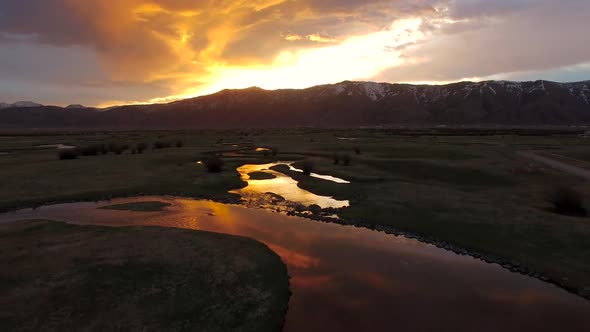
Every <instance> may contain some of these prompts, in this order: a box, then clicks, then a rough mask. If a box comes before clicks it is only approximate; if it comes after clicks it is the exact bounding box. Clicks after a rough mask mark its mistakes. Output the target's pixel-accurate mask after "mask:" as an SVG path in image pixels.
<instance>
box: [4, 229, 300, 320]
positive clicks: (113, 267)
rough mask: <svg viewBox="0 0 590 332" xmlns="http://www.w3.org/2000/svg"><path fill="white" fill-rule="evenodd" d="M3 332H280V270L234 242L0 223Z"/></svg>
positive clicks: (208, 236) (241, 241)
mask: <svg viewBox="0 0 590 332" xmlns="http://www.w3.org/2000/svg"><path fill="white" fill-rule="evenodd" d="M0 239H1V241H0V264H1V265H2V266H10V269H1V270H0V303H2V304H3V307H2V310H0V330H2V331H39V330H56V331H73V330H85V331H114V330H118V331H195V330H198V331H236V330H239V331H280V330H281V328H282V323H283V319H284V314H285V312H286V309H287V303H288V299H289V287H288V286H289V281H288V276H287V270H286V267H285V265H284V264H283V263H282V261H281V260H280V258H279V257H278V256H277V255H276V254H275V253H274V252H272V251H271V250H270V249H269V248H268V247H266V246H265V245H263V244H261V243H259V242H257V241H254V240H251V239H248V238H242V237H236V236H229V235H223V234H216V233H208V232H200V231H190V230H181V229H167V228H158V227H133V228H108V227H90V226H73V225H68V224H63V223H57V222H51V221H28V222H19V223H10V224H3V225H0Z"/></svg>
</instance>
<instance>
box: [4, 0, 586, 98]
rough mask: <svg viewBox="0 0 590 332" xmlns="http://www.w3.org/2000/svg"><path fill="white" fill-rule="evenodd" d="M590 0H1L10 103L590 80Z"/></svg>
mask: <svg viewBox="0 0 590 332" xmlns="http://www.w3.org/2000/svg"><path fill="white" fill-rule="evenodd" d="M588 17H590V1H588V0H562V1H555V0H512V1H508V0H494V1H491V0H390V1H384V0H373V1H372V0H322V1H319V0H240V1H226V0H217V1H215V0H152V1H148V0H116V1H115V0H2V1H0V102H16V101H20V100H33V101H36V102H40V103H43V104H51V105H61V106H65V105H68V104H84V105H87V106H100V107H103V106H110V105H116V104H130V103H154V102H167V101H172V100H176V99H181V98H188V97H193V96H198V95H204V94H210V93H214V92H217V91H219V90H223V89H226V88H246V87H251V86H258V87H262V88H266V89H279V88H305V87H309V86H313V85H318V84H328V83H337V82H341V81H344V80H368V81H378V82H392V83H396V82H404V83H430V84H444V83H449V82H454V81H460V80H472V81H481V80H489V79H503V80H537V79H545V80H553V81H560V82H565V81H581V80H588V79H590V33H588V30H589V28H590V23H589V22H590V21H589V20H588Z"/></svg>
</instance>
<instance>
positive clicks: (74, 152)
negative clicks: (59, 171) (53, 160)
mask: <svg viewBox="0 0 590 332" xmlns="http://www.w3.org/2000/svg"><path fill="white" fill-rule="evenodd" d="M79 155H80V151H78V149H65V150H61V151H59V152H58V153H57V156H58V158H59V160H72V159H77V158H78V156H79Z"/></svg>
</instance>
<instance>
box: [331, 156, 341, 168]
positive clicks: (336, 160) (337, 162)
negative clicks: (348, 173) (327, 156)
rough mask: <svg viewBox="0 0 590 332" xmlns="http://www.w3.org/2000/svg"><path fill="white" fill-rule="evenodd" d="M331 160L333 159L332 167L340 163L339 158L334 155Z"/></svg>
mask: <svg viewBox="0 0 590 332" xmlns="http://www.w3.org/2000/svg"><path fill="white" fill-rule="evenodd" d="M332 158H334V165H338V164H339V163H340V156H339V155H338V154H336V153H335V154H334V155H333V156H332Z"/></svg>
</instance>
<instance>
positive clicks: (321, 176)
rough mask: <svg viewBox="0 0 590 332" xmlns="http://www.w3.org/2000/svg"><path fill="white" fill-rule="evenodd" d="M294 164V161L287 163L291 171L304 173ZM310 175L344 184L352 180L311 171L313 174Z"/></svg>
mask: <svg viewBox="0 0 590 332" xmlns="http://www.w3.org/2000/svg"><path fill="white" fill-rule="evenodd" d="M293 164H294V163H288V164H287V165H288V166H289V169H290V170H291V171H295V172H300V173H303V171H302V170H300V169H299V168H295V167H293ZM309 176H311V177H313V178H318V179H322V180H326V181H332V182H336V183H342V184H346V183H350V181H346V180H344V179H341V178H337V177H334V176H331V175H322V174H317V173H311V174H309Z"/></svg>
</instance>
